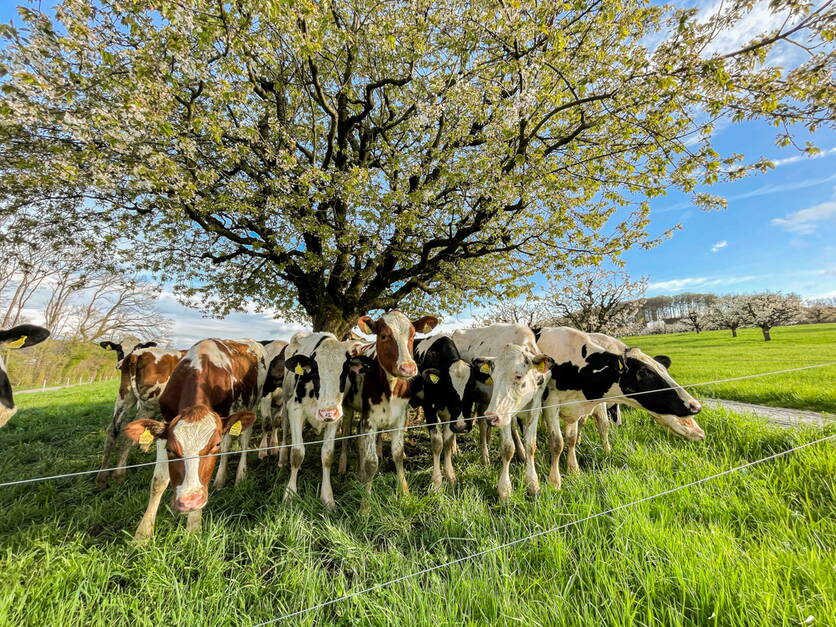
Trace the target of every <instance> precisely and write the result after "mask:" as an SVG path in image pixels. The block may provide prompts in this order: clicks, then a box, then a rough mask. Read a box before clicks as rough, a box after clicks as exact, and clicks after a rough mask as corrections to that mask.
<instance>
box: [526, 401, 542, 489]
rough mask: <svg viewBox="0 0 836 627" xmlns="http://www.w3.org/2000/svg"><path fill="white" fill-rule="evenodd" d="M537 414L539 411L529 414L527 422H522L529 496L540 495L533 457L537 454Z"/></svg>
mask: <svg viewBox="0 0 836 627" xmlns="http://www.w3.org/2000/svg"><path fill="white" fill-rule="evenodd" d="M539 413H540V412H539V410H537V411H532V412H530V415H529V417H528V420H527V421H524V422H523V427H524V432H523V438H524V441H525V483H526V485H527V486H528V493H529V494H531V495H537V494H539V493H540V481H539V479H538V478H537V469H536V468H535V467H534V457H535V455H536V453H537V424H538V422H539Z"/></svg>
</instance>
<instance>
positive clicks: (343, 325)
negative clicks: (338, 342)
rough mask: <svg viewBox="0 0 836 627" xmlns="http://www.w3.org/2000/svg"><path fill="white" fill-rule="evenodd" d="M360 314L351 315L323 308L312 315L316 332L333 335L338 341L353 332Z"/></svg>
mask: <svg viewBox="0 0 836 627" xmlns="http://www.w3.org/2000/svg"><path fill="white" fill-rule="evenodd" d="M357 318H358V314H351V313H347V312H345V311H342V310H340V309H337V308H330V307H322V308H321V309H317V310H316V311H314V312H313V313H312V314H311V322H312V323H313V330H314V331H322V332H326V333H333V334H334V335H336V336H337V338H338V339H342V338H343V336H344V335H345V334H346V333H348V332H349V331H351V329H352V328H353V327H354V325H355V323H356V322H357Z"/></svg>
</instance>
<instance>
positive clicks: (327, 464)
mask: <svg viewBox="0 0 836 627" xmlns="http://www.w3.org/2000/svg"><path fill="white" fill-rule="evenodd" d="M339 427H340V424H339V423H338V422H332V423H329V424H328V426H327V427H325V437H324V438H323V439H324V440H325V441H324V442H323V443H322V486H321V488H320V491H319V498H320V499H322V503H323V504H324V505H325V509H327V510H328V511H329V512H333V511H334V510H335V509H336V508H337V504H336V503H335V502H334V492H333V490H332V489H331V464H333V463H334V436H335V435H337V431H338V430H339Z"/></svg>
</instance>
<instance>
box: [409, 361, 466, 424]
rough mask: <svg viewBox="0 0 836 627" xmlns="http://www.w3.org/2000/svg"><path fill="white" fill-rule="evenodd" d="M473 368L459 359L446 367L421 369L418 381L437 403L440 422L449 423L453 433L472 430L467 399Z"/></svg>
mask: <svg viewBox="0 0 836 627" xmlns="http://www.w3.org/2000/svg"><path fill="white" fill-rule="evenodd" d="M476 372H477V369H476V368H475V367H474V366H472V365H471V364H469V363H467V362H466V361H464V360H463V359H458V360H456V361H454V362H453V363H452V364H450V366H449V367H448V368H445V369H444V370H439V369H437V368H424V369H423V370H421V378H422V379H423V380H424V385H426V386H427V387H428V388H429V389H430V390H431V393H432V394H433V397H434V398H436V399H438V400H439V409H440V412H439V413H440V414H441V418H442V421H444V422H446V421H450V420H455V422H452V423H450V430H451V431H453V433H467V432H469V431H470V430H471V429H472V428H473V421H472V420H471V419H470V418H471V409H472V407H473V402H472V399H471V396H472V394H473V388H474V386H475V385H476Z"/></svg>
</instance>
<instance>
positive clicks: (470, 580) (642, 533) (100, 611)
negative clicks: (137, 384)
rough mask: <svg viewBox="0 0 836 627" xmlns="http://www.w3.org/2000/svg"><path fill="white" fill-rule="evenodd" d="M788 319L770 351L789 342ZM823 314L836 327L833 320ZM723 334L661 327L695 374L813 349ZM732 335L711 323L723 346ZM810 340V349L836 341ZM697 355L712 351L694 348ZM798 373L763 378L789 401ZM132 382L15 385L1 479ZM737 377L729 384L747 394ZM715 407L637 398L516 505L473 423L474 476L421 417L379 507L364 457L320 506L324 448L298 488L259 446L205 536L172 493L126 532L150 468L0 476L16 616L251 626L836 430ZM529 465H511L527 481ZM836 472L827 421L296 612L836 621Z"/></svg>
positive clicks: (467, 442)
mask: <svg viewBox="0 0 836 627" xmlns="http://www.w3.org/2000/svg"><path fill="white" fill-rule="evenodd" d="M798 329H799V330H802V329H803V328H801V327H799V328H798ZM791 330H792V331H796V329H791ZM784 331H785V330H784V329H778V330H776V333H775V337H776V339H775V342H773V344H772V345H770V346H768V350H770V351H772V350H774V349H773V346H779V347H781V346H782V344H781V342H782V341H783V339H784ZM786 331H790V330H789V329H788V330H786ZM819 331H821V332H823V333H825V334H829V336H828V337H830V341H831V342H832V339H833V338H832V334H833V326H832V325H831V327H829V328H827V329H824V330H823V331H822V329H821V328H820V329H819ZM679 337H682V336H679ZM711 337H712V336H703V334H700V337H699V338H697V344H694V345H693V346H695V347H696V346H698V345H699V346H700V349H699V350H698V349H697V348H694V349H692V350H693V353H692V351H691V350H687V349H684V348H683V349H680V347H679V346H678V345H677V343H676V342H675V339H676V338H674V337H671V336H667V337H662V338H657V337H654V338H650V339H652V340H653V341H654V342H656V341H658V342H659V344H655V345H654V347H656V346H658V347H660V348H659V352H663V351H664V352H667V353H668V354H670V355H671V356H672V357H674V364H675V366H674V372H675V373H676V374H677V375H678V376H679V377H680V378H681V379H686V380H699V379H701V378H702V377H703V376H705V375H707V376H708V377H715V378H716V377H719V376H725V375H726V374H738V375H739V374H746V373H747V372H751V371H759V370H762V369H767V368H768V367H769V366H772V365H776V366H777V367H785V366H787V365H796V364H795V363H792V364H790V363H789V362H794V360H795V359H796V357H794V356H793V355H795V354H796V353H793V351H791V350H790V348H791V347H789V346H783V349H784V350H783V352H780V354H779V353H775V354H772V353H770V354H772V355H773V357H774V358H775V360H776V361H779V360H780V361H781V363H780V364H770V363H767V361H768V360H767V359H766V358H764V359H763V360H760V361H758V360H755V359H753V361H752V362H751V364H750V363H749V362H746V365H747V368H745V369H742V364H741V363H738V370H731V371H729V370H728V369H729V368H731V367H730V366H724V365H723V364H714V366H712V365H711V361H712V359H711V358H709V357H708V355H707V354H705V353H706V352H707V351H706V350H704V349H707V348H708V347H707V346H703V345H702V344H701V343H703V342H707V343H708V344H710V343H711V340H710V339H709V338H711ZM683 339H685V340H688V338H683ZM730 339H731V338H729V340H730ZM738 339H743V340H744V341H746V337H745V336H744V337H743V338H738ZM722 340H723V338H722V337H721V336H719V335H718V336H716V337H715V338H714V340H713V342H714V343H715V344H717V347H716V348H717V349H718V350H716V351H715V352H714V353H713V354H714V355H715V359H716V358H717V356H719V355H720V354H721V352H722V351H721V350H719V346H720V345H721V342H722ZM636 343H637V344H638V345H642V346H644V345H645V343H644V342H641V343H639V342H636ZM762 345H763V343H761V346H762ZM811 345H812V346H815V344H811ZM747 346H748V345H747ZM751 346H752V347H754V348H752V349H751V351H752V352H754V351H755V350H756V347H757V346H756V345H755V344H754V343H752V344H751ZM809 350H810V352H811V355H810V356H808V357H807V359H806V361H805V363H815V362H816V360H819V361H824V360H825V359H827V358H828V356H827V355H825V354H824V352H822V351H818V352H817V353H815V354H812V353H813V349H809ZM747 352H748V351H747ZM696 353H699V354H700V355H701V356H703V355H704V360H705V364H704V365H700V366H699V367H697V366H696V365H694V364H692V363H691V362H690V360H689V359H685V357H686V356H687V355H691V354H696ZM803 353H804V351H803V350H801V351H799V353H797V354H798V355H801V354H803ZM831 356H832V353H831ZM726 357H727V356H726ZM701 363H702V362H701ZM750 365H751V369H750V368H749V366H750ZM723 368H726V369H725V370H724V369H723ZM784 376H785V375H780V376H778V377H774V378H772V377H770V378H769V381H770V382H771V384H770V385H766V384H765V385H764V388H763V389H761V390H759V391H758V394H761V395H762V397H763V398H775V399H780V398H783V396H782V395H786V391H785V388H786V383H785V381H786V379H784V378H782V377H784ZM819 376H822V375H821V374H820V375H819ZM830 376H831V377H832V374H831V375H830ZM744 383H745V382H744ZM736 385H740V384H736ZM770 386H771V387H770ZM794 386H795V387H801V389H803V390H805V391H804V394H801V395H800V396H798V398H799V399H804V398H811V399H813V401H814V402H816V403H819V402H824V401H821V399H825V400H826V399H827V398H832V394H833V390H832V389H830V390H829V391H828V390H825V391H824V393H823V394H821V395H819V396H815V395H814V394H812V387H813V386H812V385H811V386H810V387H809V388H808V387H804V386H800V384H798V383H796V384H794ZM115 390H116V387H115V384H113V383H103V384H94V385H91V386H85V387H80V388H76V389H68V390H60V391H56V392H48V393H45V394H36V395H26V396H24V395H21V396H19V397H18V402H19V405H20V407H21V411H20V412H19V413H18V415H17V416H15V417H14V418H13V419H12V421H11V422H10V423H9V424H8V425H7V426H6V427H5V428H4V429H2V430H1V431H0V446H2V451H3V453H4V454H3V456H2V458H0V481H9V480H14V479H19V478H25V477H33V476H39V475H46V474H55V473H61V472H70V471H76V470H82V469H88V468H94V467H97V466H98V463H99V451H100V449H101V442H102V433H101V430H102V427H103V425H104V424H105V423H106V422H107V420H108V418H109V415H110V410H111V405H112V399H113V395H114V394H115ZM735 390H736V387H735V386H729V387H728V389H724V391H723V396H725V397H727V398H741V399H743V400H752V398H750V397H747V394H749V393H750V392H748V391H746V390H742V391H740V394H741V395H740V396H734V393H735ZM828 395H831V396H828ZM817 399H818V400H817ZM799 402H801V401H799ZM699 420H700V424H701V425H702V426H703V427H704V428H705V430H706V432H707V440H706V441H705V442H703V443H690V442H685V441H683V440H679V439H676V438H675V437H673V436H671V435H669V434H668V433H666V432H665V431H663V430H662V429H661V428H659V427H657V426H656V425H655V424H654V423H653V421H652V420H651V419H650V417H649V416H648V415H647V414H643V413H638V412H626V415H625V426H624V427H622V428H621V429H617V430H613V431H611V440H612V443H613V449H614V450H613V453H612V454H611V455H609V456H607V455H604V454H603V452H602V451H601V448H600V446H599V443H598V439H597V436H596V435H595V434H594V431H593V430H592V429H591V428H589V427H588V429H587V431H586V433H585V436H584V440H583V442H582V443H581V445H580V450H579V459H580V463H581V466H582V468H583V470H584V472H583V474H581V475H579V476H574V477H573V476H570V477H565V480H564V488H563V490H561V491H554V490H552V489H550V488H548V487H547V486H545V485H544V488H543V492H542V494H541V495H540V496H539V497H538V498H536V499H532V498H530V497H528V496H526V495H525V493H524V491H523V490H520V489H518V490H517V491H516V492H515V494H514V496H513V497H512V499H511V502H510V503H509V504H508V505H507V506H505V507H500V506H498V505H497V504H496V498H495V491H494V487H493V486H494V484H495V482H496V476H497V470H498V469H497V468H496V467H493V468H490V469H484V468H483V467H481V466H480V465H479V463H478V453H477V451H476V448H475V438H471V439H464V440H462V441H461V449H462V453H461V455H460V456H459V457H458V458H457V459H456V466H457V469H458V471H459V477H460V484H459V486H458V487H456V488H450V487H449V486H448V487H446V488H445V490H444V491H443V492H442V493H439V494H428V486H429V483H430V473H429V470H428V467H429V460H428V453H427V451H428V449H429V446H428V439H427V437H426V433H425V431H424V430H423V429H419V430H415V431H412V432H411V435H410V436H409V437H408V439H407V453H408V454H409V456H410V460H409V462H408V469H409V471H410V472H409V479H410V484H411V488H412V496H409V497H402V496H399V495H397V493H396V491H395V480H394V474H393V472H392V469H391V467H390V466H389V465H388V464H385V463H384V465H383V472H382V473H381V474H379V475H378V477H377V478H376V480H375V490H374V496H373V500H372V504H371V512H370V514H369V515H368V516H367V517H364V516H362V515H360V514H359V513H358V512H357V510H358V504H359V500H360V495H361V490H360V486H359V484H358V483H357V481H356V480H355V479H354V478H353V475H349V476H347V477H337V478H336V480H335V483H334V490H335V495H336V497H337V502H338V505H339V509H338V511H337V512H336V513H334V514H328V513H326V512H325V511H324V510H323V508H322V507H321V505H320V503H319V500H318V497H317V490H318V483H319V469H318V459H319V451H318V447H313V446H312V447H309V448H308V451H307V456H306V463H305V466H304V468H303V473H302V476H301V478H300V488H301V494H300V496H299V498H297V499H295V500H294V501H292V502H290V503H282V490H283V488H284V484H285V482H286V479H287V475H286V472H285V471H280V470H278V469H277V468H275V465H274V463H275V458H269V459H268V460H265V461H264V462H259V461H258V460H257V459H255V456H254V455H253V456H251V464H252V465H251V472H250V476H249V478H248V479H247V481H245V482H244V483H243V484H242V485H240V486H238V487H237V488H229V489H226V490H223V491H221V492H217V493H214V494H213V495H212V496H211V499H210V502H209V505H208V506H207V510H206V512H205V513H204V528H203V530H202V531H201V532H200V533H198V534H188V533H187V532H186V531H185V520H182V519H175V517H174V516H173V515H172V514H171V512H170V511H169V510H168V508H167V507H164V508H162V509H161V512H160V516H159V518H158V522H157V536H156V538H155V539H154V540H153V541H152V542H151V543H150V544H148V545H145V546H137V545H135V544H134V543H133V542H132V541H131V535H132V533H133V530H134V528H135V526H136V524H137V522H138V520H139V518H140V516H141V514H142V511H143V510H144V507H145V503H146V498H147V487H148V481H149V478H150V474H151V470H150V468H142V469H136V470H132V471H129V473H128V479H127V481H126V482H125V483H124V484H122V485H120V486H115V487H111V488H109V489H108V490H107V491H105V492H103V493H101V494H96V493H95V492H94V490H93V477H92V476H82V477H76V478H70V479H62V480H58V481H51V482H45V483H38V484H32V485H27V486H16V487H4V488H0V509H1V510H2V512H3V514H2V517H0V549H2V553H0V625H11V624H15V625H47V624H48V625H132V626H133V625H155V626H156V625H185V624H189V625H204V624H206V625H251V624H254V623H257V622H259V621H264V620H269V619H271V618H274V617H277V616H280V615H282V614H284V613H287V612H291V611H295V610H299V609H303V608H305V607H309V606H312V605H315V604H317V603H321V602H324V601H327V600H328V599H331V598H333V597H335V596H339V595H341V594H344V593H347V592H351V591H354V590H359V589H362V588H365V587H367V586H370V585H374V584H377V583H380V582H384V581H387V580H390V579H393V578H396V577H399V576H403V575H407V574H409V573H412V572H415V571H417V570H420V569H422V568H426V567H429V566H432V565H434V564H437V563H441V562H445V561H448V560H451V559H455V558H457V557H462V556H465V555H468V554H471V553H474V552H477V551H480V550H484V549H487V548H491V547H495V546H497V545H499V544H502V543H504V542H507V541H509V540H513V539H515V538H520V537H523V536H526V535H529V534H531V533H534V532H537V531H541V530H544V529H548V528H550V527H553V526H556V525H560V524H563V523H566V522H569V521H572V520H576V519H579V518H583V517H585V516H588V515H591V514H594V513H597V512H602V511H605V510H608V509H610V508H612V507H616V506H619V505H622V504H625V503H629V502H631V501H634V500H636V499H640V498H642V497H646V496H650V495H653V494H656V493H658V492H661V491H663V490H666V489H670V488H674V487H676V486H680V485H683V484H685V483H688V482H690V481H694V480H697V479H700V478H702V477H707V476H709V475H712V474H714V473H717V472H720V471H723V470H726V469H728V468H731V467H734V466H736V465H739V464H742V463H745V462H747V461H753V460H757V459H760V458H762V457H764V456H766V455H769V454H771V453H775V452H778V451H782V450H786V449H788V448H790V447H792V446H794V445H797V444H801V443H804V442H809V441H812V440H814V439H817V438H820V437H822V436H824V435H833V434H836V425H831V426H828V427H826V428H824V429H805V430H792V431H787V430H781V429H779V428H775V427H771V426H768V425H766V424H764V423H763V422H761V421H759V420H758V419H756V418H748V417H743V416H737V415H734V414H730V413H727V412H724V411H722V410H706V411H704V412H703V413H702V414H701V415H700V417H699ZM494 440H495V439H494ZM546 450H547V447H545V446H541V454H540V457H539V474H540V476H541V478H542V477H544V476H545V474H546V463H547V458H546ZM150 459H151V456H150V455H143V454H141V453H140V452H138V451H136V452H135V453H134V457H133V461H135V462H139V461H148V460H150ZM521 470H522V468H521V467H520V466H519V465H515V467H514V468H513V477H514V481H515V487H517V488H519V486H520V485H521ZM834 477H836V446H834V441H833V440H831V441H829V442H826V443H821V444H817V445H815V446H811V447H808V448H805V449H803V450H801V451H799V452H797V453H793V454H790V455H788V456H786V457H782V458H780V459H776V460H773V461H769V462H765V463H763V464H759V465H757V466H754V467H751V468H749V469H747V470H745V471H741V472H736V473H732V474H730V475H726V476H723V477H720V478H718V479H715V480H712V481H710V482H707V483H704V484H701V485H698V486H694V487H690V488H687V489H684V490H681V491H678V492H675V493H673V494H668V495H665V496H662V497H660V498H658V499H655V500H651V501H646V502H643V503H640V504H638V505H635V506H633V507H629V508H626V509H622V510H619V511H617V512H614V513H612V514H608V515H606V516H602V517H599V518H596V519H594V520H590V521H588V522H584V523H581V524H579V525H576V526H572V527H568V528H566V529H563V530H560V531H558V532H556V533H551V534H548V535H543V536H541V537H539V538H538V539H536V540H533V541H530V542H525V543H522V544H519V545H517V546H515V547H511V548H507V549H502V550H500V551H496V552H494V553H490V554H488V555H485V556H483V557H480V558H477V559H475V560H472V561H467V562H464V563H462V564H458V565H455V566H452V567H449V568H446V569H443V570H439V571H436V572H434V573H432V574H430V575H427V576H423V577H418V578H414V579H410V580H407V581H404V582H401V583H397V584H395V585H393V586H391V587H389V588H384V589H380V590H377V591H374V592H371V593H368V594H364V595H362V596H358V597H355V598H353V599H350V600H347V601H344V602H340V603H338V604H335V605H332V606H330V607H328V608H326V609H323V610H319V611H316V612H312V613H310V614H307V615H305V616H303V617H297V618H294V619H291V620H289V621H287V623H284V624H294V625H295V624H303V625H314V624H316V625H331V624H336V625H357V624H360V625H405V624H408V625H460V624H469V625H477V624H502V625H506V624H508V625H510V624H521V625H590V624H595V625H679V624H698V625H800V624H804V622H805V621H807V619H808V617H810V616H812V617H813V619H812V624H814V625H828V624H830V625H832V624H836V569H834V567H833V555H834V553H835V552H836V486H834ZM166 502H167V501H166Z"/></svg>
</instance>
